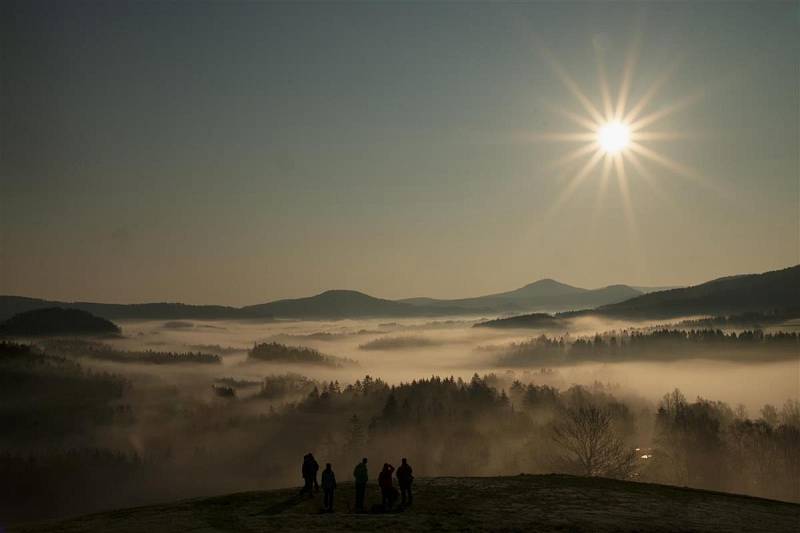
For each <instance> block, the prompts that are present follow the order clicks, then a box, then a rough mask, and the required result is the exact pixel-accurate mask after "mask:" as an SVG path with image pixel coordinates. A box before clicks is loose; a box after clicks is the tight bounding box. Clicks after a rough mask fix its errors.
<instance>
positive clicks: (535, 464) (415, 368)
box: [0, 317, 800, 520]
mask: <svg viewBox="0 0 800 533" xmlns="http://www.w3.org/2000/svg"><path fill="white" fill-rule="evenodd" d="M686 318H687V317H684V318H678V319H675V320H671V321H669V322H666V321H652V322H641V321H640V322H636V323H628V322H625V321H622V320H605V319H598V318H589V317H577V318H575V319H572V320H570V321H568V322H562V323H560V324H559V326H558V329H507V328H502V329H494V328H488V327H474V326H475V324H476V323H480V322H483V319H480V318H476V317H448V318H444V319H436V320H432V319H421V318H413V319H411V318H402V319H388V320H387V319H385V318H380V319H364V320H334V321H291V320H273V321H244V320H242V321H235V320H226V321H198V320H170V321H163V320H148V321H116V322H117V324H118V325H119V326H120V327H121V334H120V335H109V336H104V337H74V336H73V337H69V338H64V337H44V338H38V339H26V338H14V339H8V341H7V342H5V343H4V344H2V354H0V365H3V370H4V371H3V373H2V374H0V376H2V380H3V382H2V384H1V385H2V387H1V388H0V394H2V408H0V421H1V422H2V425H3V427H4V428H7V430H6V431H4V432H3V433H2V435H0V450H1V451H0V469H2V471H0V475H2V476H3V477H4V478H5V479H13V480H15V481H14V482H13V483H11V485H8V484H5V485H4V488H3V489H0V490H2V491H4V494H2V496H1V497H0V501H2V502H3V504H2V505H3V509H2V514H3V516H6V517H9V519H13V520H28V519H34V518H44V517H46V516H62V515H66V514H75V513H80V512H85V511H87V512H88V511H93V510H100V509H108V508H114V507H120V506H128V505H134V504H139V503H145V502H152V501H162V500H167V499H170V498H185V497H191V496H199V495H210V494H221V493H225V492H232V491H240V490H247V489H254V488H265V487H284V486H292V485H298V484H299V483H300V479H299V478H300V475H299V467H300V460H301V458H302V456H303V455H304V454H305V453H307V452H309V451H310V452H313V453H314V454H315V456H316V457H318V459H319V460H320V461H322V462H331V463H333V465H334V468H337V469H338V470H339V471H341V474H340V475H341V476H342V479H345V480H346V479H347V477H348V475H347V474H348V472H349V470H350V469H352V467H353V465H355V463H356V461H357V460H358V459H359V458H361V457H362V456H367V457H369V458H370V459H371V460H372V461H374V463H375V464H379V463H382V462H384V461H397V460H398V458H399V457H401V456H405V457H408V458H409V460H410V461H412V462H413V464H414V468H415V473H416V474H418V475H419V476H434V475H513V474H518V473H520V472H527V473H547V472H565V473H576V474H583V475H602V476H608V477H619V478H622V479H637V480H643V481H655V482H661V483H671V484H678V485H687V486H692V487H699V488H710V489H716V490H723V491H732V492H743V493H748V494H753V495H759V496H766V497H772V498H779V499H785V500H791V501H800V490H798V486H797V482H796V480H797V479H798V476H800V390H799V387H800V383H798V372H800V360H799V359H798V337H797V331H798V324H797V323H796V322H791V321H789V322H783V323H778V324H771V325H770V326H769V327H766V328H764V329H763V330H761V329H754V328H748V327H742V326H730V327H726V328H724V329H711V328H695V327H689V326H695V325H697V322H687V321H686ZM587 424H588V425H587ZM587 427H589V428H591V432H593V433H592V434H593V435H595V436H596V437H597V438H598V439H597V440H598V442H599V443H600V444H599V445H598V448H597V450H595V452H594V453H593V454H589V456H586V454H584V453H583V452H581V451H580V449H581V446H580V445H579V443H578V441H580V440H581V439H582V438H583V437H582V436H581V435H583V433H581V431H582V430H581V431H579V430H580V428H584V429H585V428H587ZM109 487H113V490H109ZM43 498H47V501H48V502H51V504H49V505H48V506H47V510H46V512H45V511H43V509H42V505H41V503H40V502H41V501H43Z"/></svg>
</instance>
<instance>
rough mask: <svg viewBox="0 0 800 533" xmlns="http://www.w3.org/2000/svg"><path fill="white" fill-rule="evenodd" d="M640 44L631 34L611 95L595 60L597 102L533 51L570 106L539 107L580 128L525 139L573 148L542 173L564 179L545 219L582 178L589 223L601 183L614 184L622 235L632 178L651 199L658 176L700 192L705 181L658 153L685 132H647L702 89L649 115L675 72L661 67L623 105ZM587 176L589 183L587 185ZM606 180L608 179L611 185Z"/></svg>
mask: <svg viewBox="0 0 800 533" xmlns="http://www.w3.org/2000/svg"><path fill="white" fill-rule="evenodd" d="M641 37H642V33H641V32H640V31H638V30H637V31H636V32H635V33H634V35H633V40H632V43H631V46H630V48H629V49H628V51H627V53H626V54H625V56H624V60H623V61H624V62H623V67H622V71H621V77H620V80H619V83H618V85H617V87H616V91H614V90H612V87H611V86H610V85H609V82H608V77H607V76H606V71H605V64H604V60H603V57H604V56H603V53H602V52H599V53H598V60H597V77H598V86H599V89H600V90H599V94H597V95H590V94H589V93H586V92H584V90H583V88H582V87H581V86H580V85H578V83H577V82H576V81H575V79H573V78H572V76H570V75H569V73H568V72H567V71H566V69H565V68H564V67H563V66H562V65H561V64H560V63H559V62H558V61H557V60H556V59H555V57H553V55H552V54H551V53H550V52H549V51H548V50H547V49H546V48H544V47H541V49H540V52H541V57H542V59H544V60H545V62H546V63H547V64H548V65H549V66H550V67H551V68H552V69H553V72H554V73H555V74H556V76H557V77H558V78H559V80H560V81H561V83H562V84H563V85H564V88H565V89H566V92H567V93H570V94H571V95H572V96H573V97H574V99H575V100H574V101H573V103H572V106H570V107H564V105H563V104H553V103H548V102H546V101H541V103H542V104H543V106H544V107H545V108H546V109H548V110H550V111H552V112H555V113H556V114H558V115H560V116H562V117H563V118H567V119H569V121H570V122H572V123H573V124H574V125H577V126H579V127H580V129H579V130H577V131H576V130H573V131H563V130H562V131H544V132H531V134H530V135H529V136H527V137H526V138H527V139H530V140H532V141H546V142H550V141H555V142H557V143H577V144H578V146H577V147H576V148H575V149H572V150H568V151H566V153H564V154H563V155H560V156H559V157H557V158H556V159H555V160H554V161H552V162H551V163H550V164H549V165H548V166H547V167H546V168H547V169H548V170H553V171H554V170H559V177H558V179H559V180H561V179H565V180H566V181H565V182H564V186H563V188H562V190H561V192H560V194H559V195H558V196H557V197H556V198H555V199H554V201H552V202H551V204H550V206H549V208H548V211H547V213H548V216H553V215H554V214H555V213H556V212H557V211H558V210H560V209H561V207H562V206H563V205H564V204H565V203H566V202H567V201H568V200H569V199H570V197H571V196H572V195H573V193H574V192H575V191H576V190H577V189H578V188H579V187H580V186H581V184H582V183H584V182H585V181H586V180H587V179H588V181H589V182H594V183H596V184H597V185H596V186H597V194H596V196H595V201H594V204H595V206H594V215H593V216H599V215H600V214H602V213H603V210H602V209H601V208H602V206H603V205H604V203H605V199H606V193H607V189H608V184H609V182H610V181H616V184H617V188H618V191H619V194H620V196H621V198H622V203H623V208H624V211H625V216H626V218H627V219H628V225H629V228H630V229H631V232H632V233H635V232H636V227H635V226H636V222H635V210H634V205H633V204H634V197H633V194H632V192H633V191H632V188H631V187H630V185H629V182H631V181H632V180H633V179H636V181H637V182H639V183H643V184H644V185H645V186H649V187H650V188H651V190H652V192H653V194H654V195H656V196H659V197H661V196H662V191H661V188H660V186H659V184H658V181H659V178H660V177H661V176H660V175H659V174H660V173H663V172H664V171H667V172H669V175H670V176H679V177H682V178H689V179H690V180H692V182H693V183H695V184H699V185H702V186H706V185H708V183H706V182H707V181H708V180H707V179H706V177H705V176H703V175H702V174H701V173H699V172H698V171H696V170H695V169H693V168H691V167H689V166H687V165H685V164H682V163H680V162H679V161H676V160H673V159H672V158H671V157H669V156H668V155H667V154H666V153H664V152H663V151H662V150H660V149H659V148H660V147H659V146H658V145H659V144H660V142H662V141H680V140H688V139H691V138H692V135H691V133H690V132H689V131H687V130H686V129H685V128H683V129H665V130H659V129H653V127H654V126H655V127H658V126H657V124H658V123H659V122H660V121H662V120H663V119H664V118H666V117H668V116H670V115H672V114H674V113H676V112H677V111H679V110H682V109H684V108H686V107H687V106H689V105H691V104H693V103H694V102H696V101H697V100H698V99H699V98H701V97H702V95H703V93H704V91H703V90H702V88H698V89H697V90H695V91H693V92H692V93H689V94H687V95H685V96H684V97H681V98H678V99H676V100H674V101H672V102H667V103H666V104H665V105H664V106H663V107H661V108H658V109H650V107H651V104H652V103H653V102H654V100H655V98H656V97H657V95H658V93H659V91H660V90H661V89H662V88H663V87H664V86H665V85H667V82H668V80H669V78H670V77H671V76H672V74H673V72H674V69H675V68H676V66H677V62H674V63H672V64H671V65H667V67H666V68H664V69H663V71H662V72H661V74H660V75H659V77H658V78H656V79H655V80H653V81H652V82H651V83H650V84H649V86H642V87H641V88H640V89H639V90H640V91H641V92H640V93H639V94H638V95H637V97H636V99H635V100H634V99H631V98H630V97H631V96H632V94H633V93H632V87H633V85H634V84H633V80H634V71H635V66H636V62H637V60H638V57H639V44H640V41H641ZM637 92H638V91H637ZM614 93H616V94H614ZM592 96H594V97H592ZM573 106H574V107H573ZM576 107H577V109H576ZM652 165H655V166H657V167H660V169H659V170H660V171H661V172H660V173H659V174H655V173H653V172H651V168H650V167H651V166H652ZM590 177H591V178H596V179H589V178H590ZM612 177H615V178H616V179H615V180H612ZM639 178H641V179H639ZM637 187H638V185H637ZM639 194H642V193H639Z"/></svg>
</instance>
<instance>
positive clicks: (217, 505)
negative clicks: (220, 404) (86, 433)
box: [8, 475, 800, 533]
mask: <svg viewBox="0 0 800 533" xmlns="http://www.w3.org/2000/svg"><path fill="white" fill-rule="evenodd" d="M343 477H344V476H343ZM414 484H415V495H414V505H413V507H410V508H408V509H406V510H405V511H401V512H391V513H381V514H372V513H367V514H355V513H353V512H351V510H350V508H351V506H352V501H353V493H354V490H353V485H352V484H351V483H340V484H339V488H338V489H337V491H336V497H335V510H336V512H334V513H330V514H326V513H322V512H321V496H318V497H316V498H314V499H308V498H300V497H298V495H297V489H296V488H294V489H281V490H272V491H266V492H242V493H237V494H230V495H227V496H218V497H214V498H204V499H194V500H185V501H181V502H176V503H171V504H161V505H151V506H146V507H138V508H133V509H124V510H117V511H111V512H107V513H98V514H92V515H87V516H81V517H77V518H71V519H67V520H62V521H50V522H43V523H39V524H30V525H17V526H11V527H10V528H8V532H9V533H11V532H16V533H50V532H56V531H58V532H61V533H79V532H81V533H101V532H102V533H133V532H136V533H139V532H141V531H159V532H177V531H205V532H217V531H219V532H223V531H225V532H242V533H245V532H248V533H249V532H254V531H354V530H359V531H381V530H382V531H432V530H435V531H467V530H470V531H587V532H588V531H592V532H605V531H663V532H666V531H709V532H716V531H725V532H728V531H770V532H775V533H781V532H784V531H786V532H789V531H791V532H794V531H796V530H797V524H798V523H799V522H800V505H797V504H793V503H786V502H780V501H775V500H765V499H760V498H752V497H748V496H740V495H735V494H724V493H719V492H710V491H703V490H695V489H687V488H680V487H672V486H665V485H653V484H648V483H635V482H629V481H616V480H611V479H602V478H581V477H574V476H565V475H539V476H529V475H519V476H514V477H485V478H474V477H473V478H454V477H450V478H430V479H418V480H416V481H415V482H414ZM379 498H380V496H379V494H378V492H377V489H376V488H375V486H374V483H373V484H371V485H370V486H368V490H367V505H368V506H369V505H371V504H372V503H374V502H375V501H376V500H377V499H379Z"/></svg>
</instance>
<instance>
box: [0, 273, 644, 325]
mask: <svg viewBox="0 0 800 533" xmlns="http://www.w3.org/2000/svg"><path fill="white" fill-rule="evenodd" d="M639 294H641V292H639V291H636V290H635V289H632V288H630V287H628V286H627V285H611V286H609V287H605V288H602V289H595V290H589V289H581V288H578V287H573V286H571V285H566V284H564V283H560V282H558V281H555V280H552V279H542V280H539V281H536V282H534V283H530V284H528V285H525V286H524V287H521V288H519V289H515V290H513V291H508V292H503V293H498V294H493V295H488V296H480V297H477V298H462V299H458V300H437V299H434V298H408V299H404V300H387V299H384V298H376V297H374V296H370V295H368V294H364V293H363V292H359V291H353V290H342V289H336V290H329V291H325V292H322V293H320V294H317V295H315V296H308V297H305V298H291V299H283V300H275V301H272V302H267V303H263V304H256V305H248V306H244V307H231V306H224V305H188V304H181V303H167V302H159V303H144V304H105V303H93V302H61V301H54V300H41V299H37V298H27V297H24V296H0V320H5V319H7V318H9V317H11V316H13V315H15V314H17V313H21V312H24V311H30V310H33V309H40V308H43V307H65V308H70V309H80V310H83V311H87V312H89V313H92V314H95V315H97V316H101V317H104V318H108V319H141V320H149V319H153V320H155V319H159V320H175V319H196V320H215V319H217V320H225V319H258V320H269V319H273V318H294V319H304V318H308V319H315V318H316V319H326V318H327V319H339V318H366V317H398V318H402V317H425V316H430V317H435V316H448V315H464V314H476V313H498V312H505V313H509V312H523V311H527V310H534V309H547V310H551V311H553V310H561V309H576V308H582V307H595V306H597V305H602V304H608V303H613V302H619V301H622V300H625V299H627V298H630V297H632V296H637V295H639Z"/></svg>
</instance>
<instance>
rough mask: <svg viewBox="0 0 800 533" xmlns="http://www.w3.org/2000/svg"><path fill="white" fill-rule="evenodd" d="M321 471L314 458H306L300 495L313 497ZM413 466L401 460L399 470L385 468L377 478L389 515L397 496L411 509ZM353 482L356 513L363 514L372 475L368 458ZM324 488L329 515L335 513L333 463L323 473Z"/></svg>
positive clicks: (383, 502)
mask: <svg viewBox="0 0 800 533" xmlns="http://www.w3.org/2000/svg"><path fill="white" fill-rule="evenodd" d="M318 471H319V463H317V461H316V459H314V455H313V454H311V453H307V454H306V455H305V457H303V467H302V469H301V472H302V475H303V481H304V482H305V483H304V485H303V488H302V490H301V491H300V494H301V495H303V494H308V495H309V496H310V495H313V494H314V491H316V490H319V488H320V483H317V472H318ZM412 472H413V471H412V469H411V465H409V464H408V461H407V460H406V458H405V457H403V459H402V460H401V464H400V466H398V467H397V471H396V474H395V468H394V467H393V466H392V465H390V464H389V463H384V464H383V469H382V470H381V472H380V474H378V487H379V488H380V489H381V509H382V510H383V511H390V510H391V509H392V506H393V505H394V503H395V502H396V501H397V498H398V495H399V497H400V498H401V502H400V506H401V507H402V508H405V507H407V506H409V505H411V502H412V499H413V496H412V493H411V483H412V481H414V476H413V474H412ZM392 474H395V475H396V477H397V484H398V486H399V487H400V491H399V493H398V490H397V489H396V488H394V484H393V480H392ZM353 479H354V480H355V487H356V512H363V511H364V510H365V509H364V498H365V496H366V493H367V481H369V472H368V470H367V458H366V457H364V458H363V459H362V460H361V462H360V463H358V464H357V465H356V467H355V468H354V469H353ZM321 486H322V493H323V497H322V507H323V509H324V510H325V511H326V512H333V494H334V492H335V490H336V475H335V474H334V473H333V468H332V467H331V464H330V463H326V464H325V470H323V471H322V478H321Z"/></svg>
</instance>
